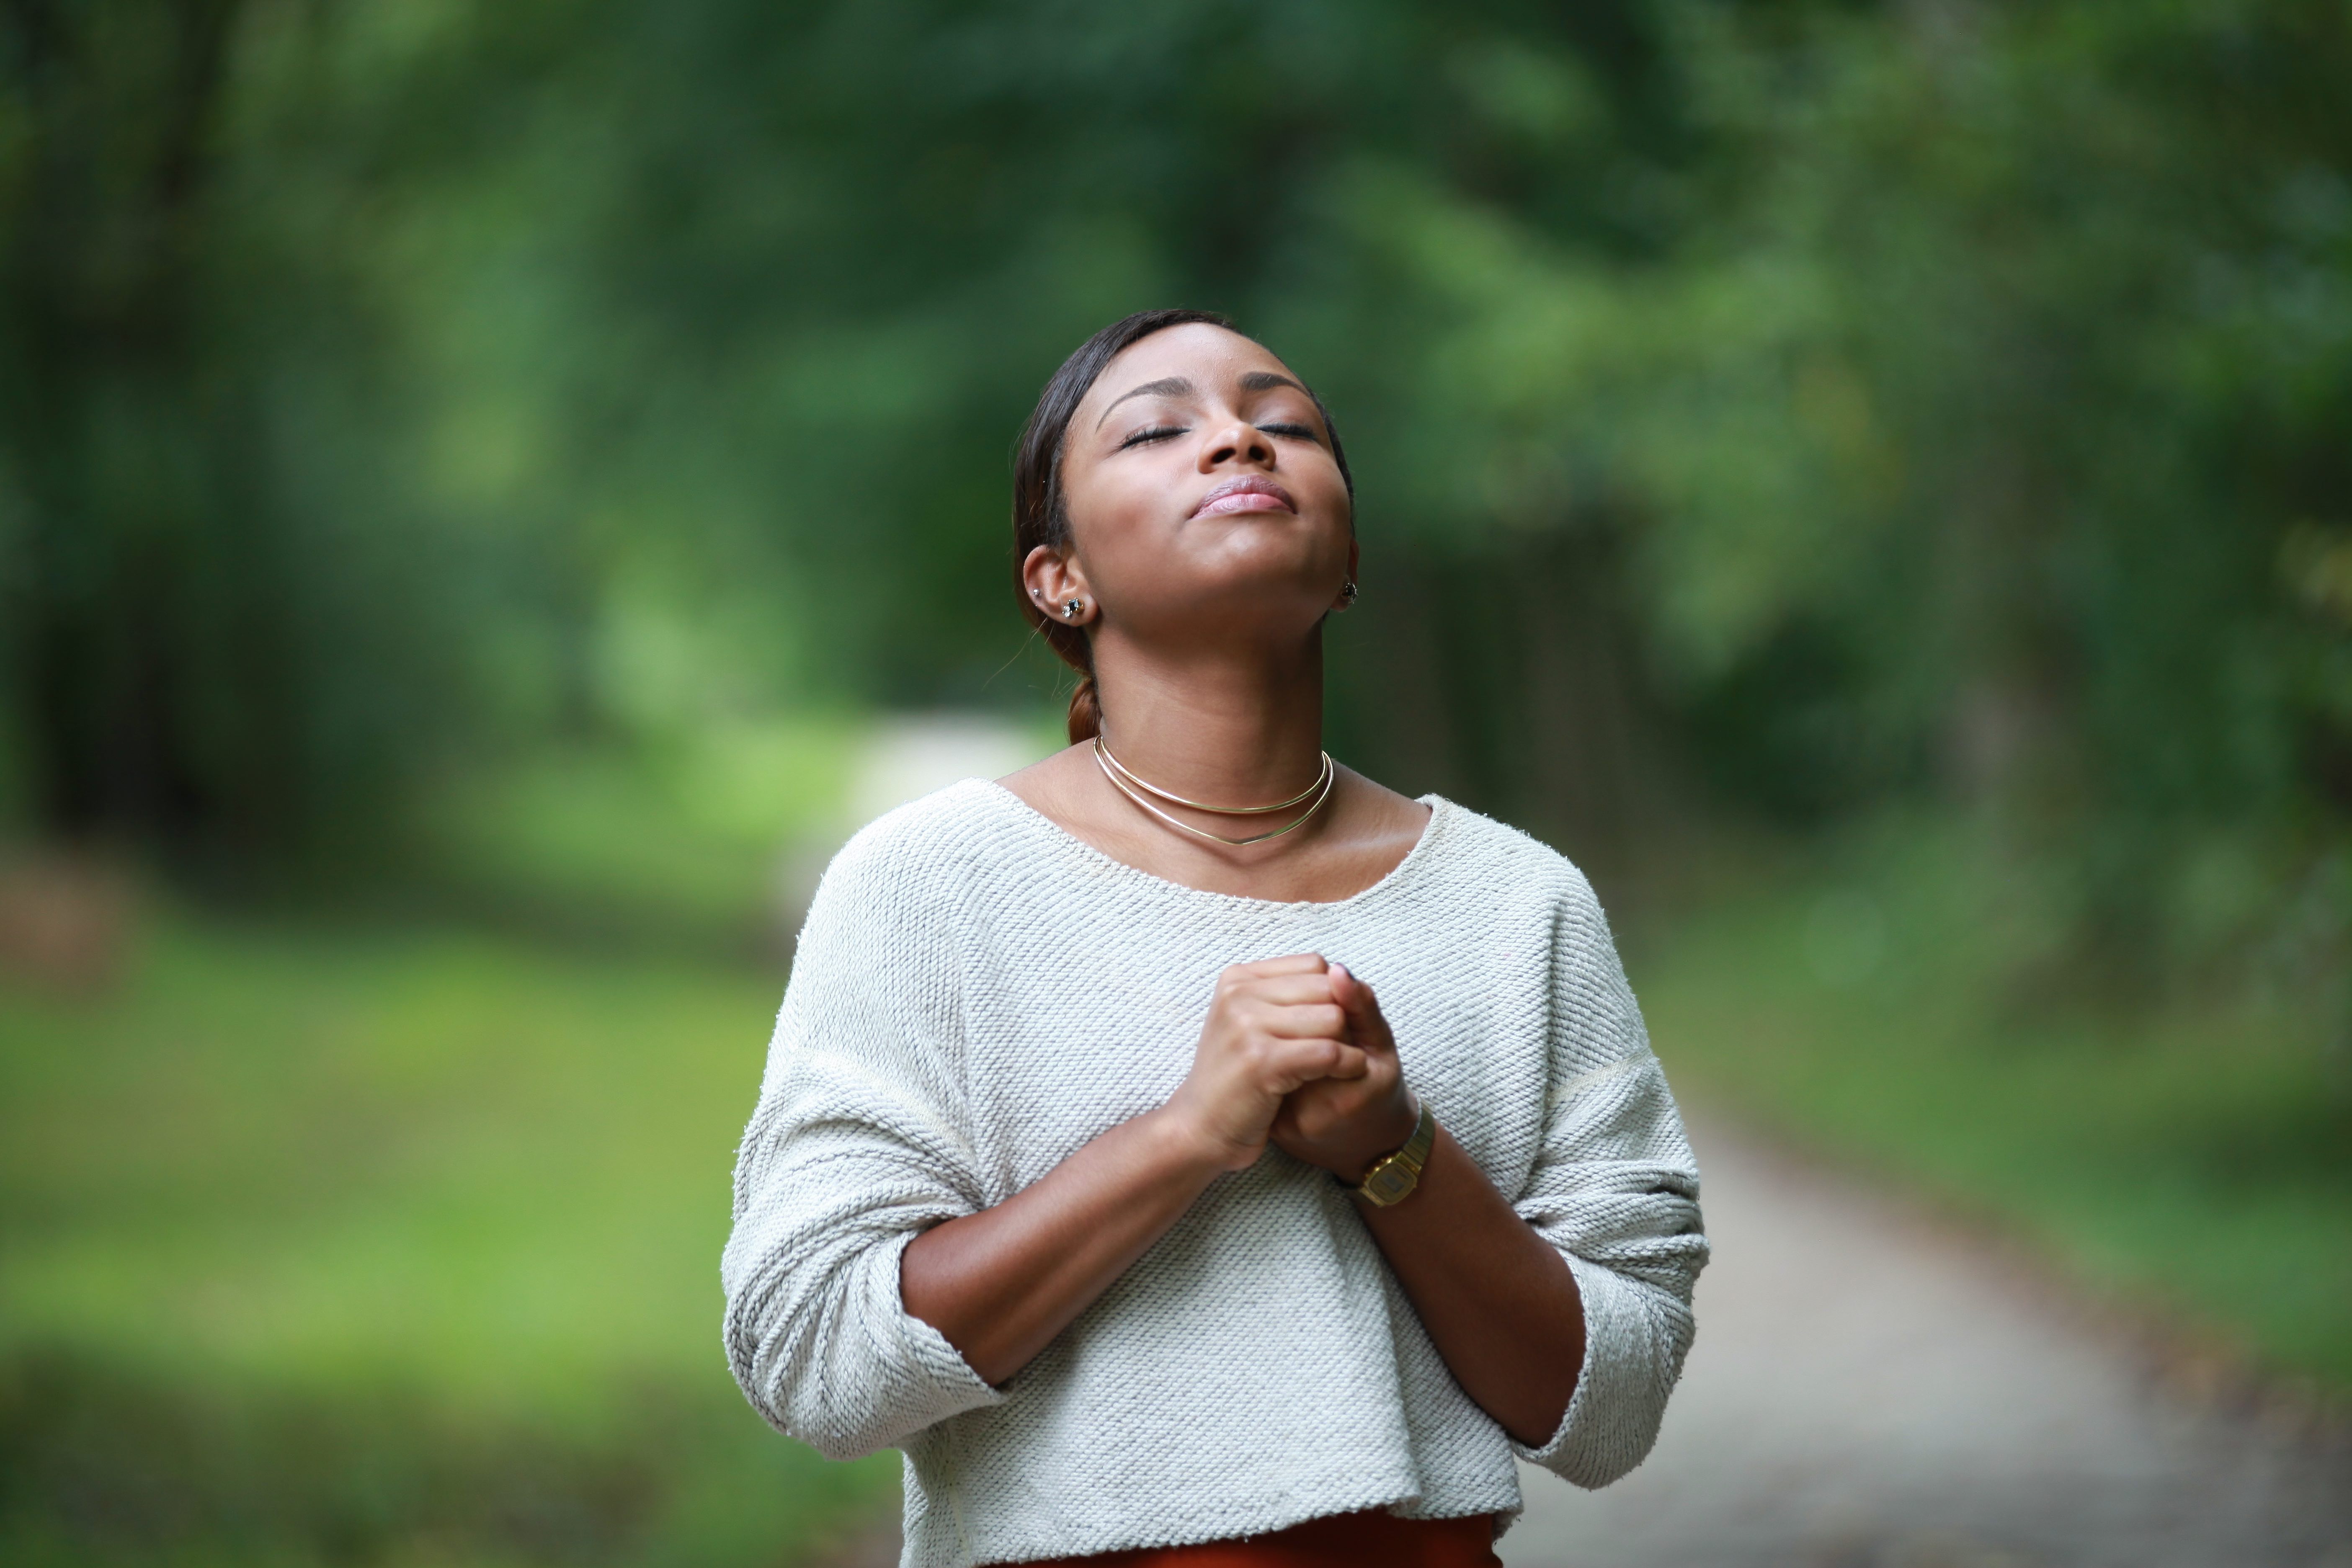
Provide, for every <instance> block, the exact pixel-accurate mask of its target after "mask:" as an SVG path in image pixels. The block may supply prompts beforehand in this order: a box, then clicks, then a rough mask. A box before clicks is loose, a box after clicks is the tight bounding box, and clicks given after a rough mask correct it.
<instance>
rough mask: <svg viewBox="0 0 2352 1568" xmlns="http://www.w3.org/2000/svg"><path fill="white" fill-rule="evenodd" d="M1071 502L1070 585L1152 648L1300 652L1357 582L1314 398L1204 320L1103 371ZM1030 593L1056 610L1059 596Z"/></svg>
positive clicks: (1251, 345)
mask: <svg viewBox="0 0 2352 1568" xmlns="http://www.w3.org/2000/svg"><path fill="white" fill-rule="evenodd" d="M1062 492H1063V497H1064V500H1065V504H1066V506H1067V508H1068V512H1069V518H1070V530H1071V548H1070V552H1069V558H1068V561H1067V563H1066V570H1068V572H1069V573H1070V574H1071V575H1072V582H1071V583H1070V584H1069V587H1070V588H1071V589H1073V590H1075V591H1076V592H1078V593H1081V594H1083V595H1089V596H1091V597H1092V599H1093V600H1094V601H1095V605H1097V606H1098V607H1099V609H1098V613H1099V614H1100V616H1102V618H1103V621H1104V622H1105V624H1107V625H1108V626H1114V627H1116V628H1117V629H1118V631H1119V632H1121V633H1123V634H1125V635H1129V636H1132V637H1136V638H1138V639H1139V640H1142V641H1148V642H1160V641H1163V640H1166V639H1171V638H1173V639H1175V640H1178V641H1191V640H1194V639H1198V638H1201V637H1211V638H1215V639H1220V640H1229V639H1232V638H1234V637H1246V638H1250V639H1252V640H1268V639H1285V638H1288V639H1295V638H1297V637H1303V636H1304V635H1306V633H1307V631H1308V630H1309V629H1310V628H1311V627H1312V626H1314V625H1315V624H1316V623H1317V622H1318V620H1320V619H1321V618H1322V616H1323V615H1324V614H1325V613H1326V612H1327V611H1328V610H1330V609H1332V608H1333V607H1334V606H1335V605H1338V603H1339V590H1340V585H1341V584H1343V583H1345V582H1346V581H1347V580H1348V579H1349V577H1350V576H1351V575H1352V574H1353V571H1354V565H1355V543H1354V537H1353V534H1354V530H1353V516H1352V511H1351V509H1350V506H1349V500H1348V487H1347V482H1346V481H1345V480H1344V479H1341V478H1340V476H1339V464H1338V462H1337V461H1335V460H1334V459H1333V458H1332V456H1331V435H1330V432H1329V431H1328V430H1327V429H1326V428H1325V427H1324V425H1323V418H1322V416H1321V415H1320V414H1318V412H1317V411H1316V408H1315V400H1314V399H1313V398H1311V397H1309V396H1308V395H1307V391H1306V389H1305V388H1304V387H1303V386H1301V385H1300V384H1299V383H1298V379H1297V377H1296V376H1294V375H1292V374H1290V371H1289V368H1288V367H1287V366H1286V365H1285V364H1283V363H1282V362H1281V361H1280V360H1278V359H1276V358H1275V357H1274V356H1273V355H1272V354H1270V353H1267V352H1266V351H1265V348H1263V347H1262V346H1260V345H1259V344H1257V343H1255V342H1251V341H1250V340H1249V339H1247V338H1244V337H1243V336H1241V335H1239V334H1238V333H1235V332H1229V331H1225V330H1224V329H1223V328H1222V327H1213V326H1210V325H1208V324H1206V323H1205V322H1193V323H1190V324H1188V325H1185V326H1181V327H1171V328H1170V329H1168V330H1167V331H1160V332H1155V333H1153V334H1152V335H1151V336H1150V337H1148V338H1146V339H1144V340H1143V341H1142V342H1139V343H1136V344H1135V345H1133V346H1132V347H1130V348H1129V349H1128V350H1127V351H1126V352H1125V353H1121V354H1120V355H1119V356H1118V358H1117V359H1114V360H1112V361H1111V362H1110V363H1109V364H1108V365H1107V366H1105V367H1104V369H1103V373H1102V374H1101V375H1100V376H1098V377H1097V378H1096V380H1095V384H1094V386H1093V387H1092V388H1091V389H1090V390H1089V391H1088V392H1087V395H1086V399H1085V401H1083V402H1082V403H1080V404H1079V405H1078V411H1077V413H1076V416H1073V417H1072V419H1071V420H1070V426H1069V430H1068V433H1067V434H1066V436H1065V437H1063V446H1062ZM1035 564H1037V563H1035V562H1034V557H1033V566H1034V565H1035ZM1030 581H1031V583H1032V584H1033V586H1045V594H1044V595H1041V596H1042V600H1043V602H1044V603H1045V604H1046V605H1048V611H1049V613H1051V606H1052V605H1055V604H1057V603H1059V599H1058V598H1057V597H1055V595H1054V594H1053V592H1052V589H1051V587H1050V585H1045V584H1041V583H1040V578H1039V575H1038V574H1037V572H1036V571H1035V570H1032V571H1031V573H1030ZM1095 613H1096V612H1095V611H1094V610H1093V609H1091V608H1090V611H1089V614H1088V615H1087V619H1089V620H1091V619H1093V618H1094V614H1095Z"/></svg>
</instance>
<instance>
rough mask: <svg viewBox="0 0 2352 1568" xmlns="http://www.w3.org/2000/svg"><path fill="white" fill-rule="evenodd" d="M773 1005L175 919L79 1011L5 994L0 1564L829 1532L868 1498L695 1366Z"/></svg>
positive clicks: (317, 1557) (720, 1555) (676, 970)
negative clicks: (736, 1156)
mask: <svg viewBox="0 0 2352 1568" xmlns="http://www.w3.org/2000/svg"><path fill="white" fill-rule="evenodd" d="M775 993H776V985H775V983H774V981H773V979H772V978H771V977H769V976H767V975H764V974H761V973H756V972H730V971H725V970H714V969H711V968H709V967H708V966H707V965H706V966H695V965H688V964H662V963H646V962H642V961H641V962H638V963H630V964H623V965H614V964H611V963H603V962H595V961H591V960H588V959H584V958H569V957H564V956H562V955H558V954H552V953H549V952H543V951H534V950H532V949H530V948H527V947H521V946H518V945H515V944H513V943H511V942H493V941H488V940H461V939H452V938H438V939H436V938H424V937H417V936H413V935H401V934H393V933H388V932H377V933H373V934H370V933H366V932H362V931H345V932H342V933H340V934H325V933H313V934H305V935H297V934H293V933H290V932H286V931H268V930H260V929H247V930H221V929H215V930H212V931H196V930H193V929H190V928H188V927H186V926H184V925H183V924H182V923H180V922H179V921H164V922H163V923H162V924H161V925H160V926H159V928H158V929H157V930H156V931H154V932H153V933H152V938H151V940H150V942H149V944H148V951H147V952H146V953H145V954H144V956H143V958H142V961H141V962H140V963H138V965H137V966H136V970H135V973H133V974H132V975H131V978H130V979H129V981H128V982H127V983H126V984H125V986H124V987H123V989H122V990H121V992H120V993H119V994H115V995H113V996H110V997H109V998H106V999H103V1000H98V1001H79V1002H75V1001H58V1000H47V1001H44V1000H41V999H40V998H38V997H37V996H34V995H31V994H24V993H21V992H14V991H0V1205H5V1206H0V1325H5V1327H0V1555H5V1556H6V1557H7V1558H8V1560H9V1561H11V1562H24V1561H57V1562H68V1561H70V1562H93V1561H117V1560H120V1561H126V1562H128V1561H137V1562H142V1563H158V1562H167V1563H196V1562H212V1561H228V1560H232V1559H233V1560H236V1561H241V1562H257V1561H260V1562H273V1563H274V1562H285V1563H316V1562H353V1561H365V1562H384V1561H412V1560H415V1561H421V1560H424V1559H425V1558H427V1557H430V1558H431V1559H432V1560H435V1561H448V1562H463V1563H484V1564H488V1563H542V1562H583V1563H611V1562H647V1563H707V1564H713V1565H716V1564H721V1563H772V1562H776V1561H778V1560H779V1559H780V1558H789V1557H790V1556H791V1554H792V1552H793V1551H794V1550H796V1549H797V1548H799V1547H801V1546H804V1545H806V1544H808V1543H810V1542H815V1541H821V1540H822V1538H823V1537H824V1532H825V1531H826V1530H827V1529H829V1528H831V1527H832V1526H833V1525H834V1524H835V1522H836V1521H839V1520H840V1519H842V1518H843V1517H844V1516H845V1515H851V1516H855V1515H860V1514H862V1513H863V1511H864V1510H867V1509H869V1508H870V1507H871V1506H873V1504H874V1502H875V1501H876V1500H877V1498H878V1497H879V1496H880V1495H881V1494H882V1493H884V1492H885V1491H886V1490H887V1486H888V1484H889V1477H890V1474H891V1468H890V1467H889V1466H888V1465H887V1464H884V1465H881V1466H880V1467H878V1468H877V1467H876V1466H873V1465H867V1466H859V1467H848V1468H843V1467H836V1466H829V1465H825V1464H824V1463H823V1462H822V1461H820V1460H819V1459H818V1458H816V1457H815V1456H814V1454H813V1453H810V1452H808V1451H807V1450H805V1449H802V1448H800V1447H797V1446H795V1445H792V1444H788V1443H785V1442H783V1441H782V1439H779V1438H777V1437H775V1436H774V1435H773V1434H772V1433H771V1432H769V1431H768V1429H767V1428H766V1427H765V1426H762V1425H761V1423H760V1421H759V1420H758V1418H757V1417H756V1416H755V1415H752V1414H751V1412H750V1411H749V1409H748V1408H746V1407H745V1406H744V1405H743V1404H742V1402H741V1400H740V1397H739V1396H738V1395H737V1394H736V1393H735V1391H734V1390H733V1388H732V1387H731V1385H730V1384H729V1382H728V1380H727V1374H726V1368H725V1363H724V1360H723V1358H722V1357H721V1356H720V1354H719V1345H718V1322H719V1306H720V1303H719V1289H718V1281H717V1278H716V1274H715V1259H716V1258H717V1257H718V1249H719V1244H720V1241H721V1240H722V1238H723V1237H724V1235H725V1232H726V1227H727V1223H728V1198H727V1181H728V1171H729V1166H730V1160H731V1156H732V1152H733V1144H734V1140H735V1136H736V1134H737V1132H738V1131H739V1130H740V1123H741V1119H742V1116H743V1115H744V1113H745V1109H746V1106H747V1104H748V1101H747V1100H746V1098H745V1097H746V1095H747V1094H748V1093H749V1092H750V1089H749V1086H750V1085H751V1084H753V1083H754V1082H755V1081H756V1079H757V1077H758V1073H759V1063H760V1059H761V1044H762V1041H763V1039H764V1037H765V1034H766V1025H767V1021H768V1019H769V1017H770V1016H771V1015H772V1011H773V1008H774V1005H775ZM93 1129H103V1130H105V1131H104V1136H102V1137H101V1136H93V1134H92V1130H93Z"/></svg>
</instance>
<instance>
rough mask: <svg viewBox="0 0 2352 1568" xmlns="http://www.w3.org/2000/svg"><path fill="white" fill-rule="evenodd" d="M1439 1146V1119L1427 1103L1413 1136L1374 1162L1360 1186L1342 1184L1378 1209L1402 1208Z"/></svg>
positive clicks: (1415, 1126) (1358, 1183)
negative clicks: (1393, 1151)
mask: <svg viewBox="0 0 2352 1568" xmlns="http://www.w3.org/2000/svg"><path fill="white" fill-rule="evenodd" d="M1436 1146H1437V1118H1436V1117H1435V1116H1433V1114H1431V1112H1430V1109H1429V1105H1428V1102H1427V1101H1423V1104H1422V1107H1421V1120H1420V1121H1417V1122H1415V1123H1414V1124H1413V1129H1412V1137H1410V1138H1408V1139H1406V1140H1405V1141H1404V1147H1403V1148H1402V1149H1400V1150H1398V1151H1397V1152H1395V1153H1393V1154H1391V1155H1388V1156H1387V1157H1385V1158H1383V1159H1380V1160H1375V1161H1373V1162H1372V1168H1371V1169H1370V1170H1369V1171H1366V1172H1365V1173H1364V1179H1363V1180H1362V1181H1360V1182H1356V1183H1352V1184H1351V1183H1348V1182H1341V1183H1340V1185H1341V1186H1343V1187H1346V1188H1347V1189H1348V1190H1349V1192H1351V1193H1353V1194H1356V1195H1357V1196H1358V1197H1360V1198H1361V1199H1363V1200H1364V1201H1365V1202H1366V1203H1368V1204H1370V1205H1372V1206H1373V1207H1374V1208H1376V1209H1384V1208H1387V1207H1388V1206H1389V1205H1391V1204H1401V1203H1402V1202H1404V1200H1405V1199H1407V1198H1409V1197H1411V1196H1412V1193H1413V1189H1414V1188H1415V1187H1418V1186H1420V1185H1421V1168H1422V1167H1423V1165H1426V1164H1428V1163H1429V1152H1430V1150H1432V1149H1433V1148H1435V1147H1436Z"/></svg>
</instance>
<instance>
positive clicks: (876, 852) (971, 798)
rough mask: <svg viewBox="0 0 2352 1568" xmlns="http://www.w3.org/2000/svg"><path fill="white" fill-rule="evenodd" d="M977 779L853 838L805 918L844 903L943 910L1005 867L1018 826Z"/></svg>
mask: <svg viewBox="0 0 2352 1568" xmlns="http://www.w3.org/2000/svg"><path fill="white" fill-rule="evenodd" d="M1002 793H1003V792H1002V791H1000V790H999V789H998V788H997V786H996V785H994V784H989V783H987V782H985V781H983V780H981V779H966V780H964V781H963V782H962V783H961V784H950V785H948V787H947V788H945V789H942V790H938V791H935V792H933V793H932V794H930V795H925V796H923V797H922V798H921V799H919V800H914V801H909V802H908V803H907V804H906V805H902V806H899V807H898V808H897V809H895V810H893V811H888V812H885V813H884V814H883V815H882V816H878V817H876V818H875V819H874V820H873V821H872V822H870V823H867V824H866V826H864V827H862V828H859V829H858V830H857V832H856V834H855V835H853V836H852V837H851V838H850V840H849V842H848V843H846V844H845V845H843V846H842V847H841V850H840V852H839V853H838V854H836V855H835V856H834V858H833V861H832V864H830V865H829V866H827V867H826V868H825V871H824V879H823V880H821V881H820V882H819V883H818V884H817V893H816V900H815V901H814V904H813V905H812V907H811V910H810V913H811V915H812V917H814V915H815V914H816V913H817V912H818V910H831V911H834V912H843V910H844V906H855V907H858V908H864V909H868V910H871V909H877V908H886V909H896V910H901V911H912V910H923V909H949V908H952V907H953V906H955V905H956V904H958V903H960V902H961V900H962V899H963V898H964V897H965V896H967V895H968V894H969V892H970V891H971V889H972V888H973V887H974V886H975V885H977V884H978V883H980V882H982V881H984V880H985V879H987V878H988V877H989V876H990V875H991V874H992V872H993V871H995V870H996V869H997V868H1002V867H1003V866H1005V865H1008V864H1010V863H1012V861H1013V856H1014V851H1013V846H1012V845H1011V844H1010V843H1009V841H1008V840H1009V839H1010V837H1011V836H1012V834H1013V832H1014V831H1016V827H1017V825H1016V823H1015V822H1014V821H1013V818H1012V816H1011V815H1010V814H1009V813H1007V812H1005V811H1004V810H1003V808H1002V804H1001V803H1000V802H999V801H998V800H997V799H996V798H995V796H997V795H1001V794H1002Z"/></svg>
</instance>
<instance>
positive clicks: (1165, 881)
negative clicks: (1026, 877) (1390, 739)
mask: <svg viewBox="0 0 2352 1568" xmlns="http://www.w3.org/2000/svg"><path fill="white" fill-rule="evenodd" d="M971 782H972V783H974V784H978V785H980V786H981V788H982V790H983V791H984V792H986V793H987V794H988V795H992V796H993V797H994V798H995V799H997V800H998V801H1000V802H1001V803H1002V804H1003V805H1004V806H1005V807H1006V808H1007V809H1009V810H1010V811H1011V812H1013V814H1014V815H1015V816H1018V817H1021V818H1025V819H1026V820H1027V822H1028V823H1029V824H1031V825H1033V826H1032V830H1033V831H1034V832H1036V833H1038V834H1040V835H1042V836H1043V837H1046V838H1048V839H1050V840H1052V841H1053V842H1055V843H1056V844H1058V845H1060V846H1061V847H1063V849H1064V851H1065V853H1068V854H1074V855H1076V857H1078V858H1080V859H1084V860H1087V861H1091V862H1093V863H1094V864H1096V865H1098V866H1102V867H1107V868H1109V869H1110V870H1111V871H1113V872H1114V873H1116V874H1118V875H1119V876H1121V877H1127V878H1131V879H1134V880H1135V881H1137V882H1138V883H1139V884H1142V885H1144V886H1147V887H1150V888H1152V889H1160V890H1163V891H1168V892H1174V893H1179V894H1182V895H1184V896H1186V897H1189V898H1195V899H1210V900H1215V901H1217V902H1220V903H1226V904H1238V905H1242V906H1244V907H1245V908H1252V909H1262V910H1344V909H1348V908H1349V907H1351V906H1353V905H1356V904H1360V903H1362V902H1364V901H1365V900H1369V899H1370V898H1372V897H1374V896H1375V895H1378V894H1381V893H1383V892H1385V891H1387V890H1388V889H1390V888H1391V887H1393V886H1395V885H1397V884H1399V883H1401V882H1402V881H1404V880H1405V879H1406V877H1407V875H1408V874H1409V873H1413V872H1415V871H1417V870H1418V868H1419V866H1420V864H1421V862H1422V861H1423V860H1425V859H1427V858H1429V856H1430V853H1431V846H1432V845H1433V843H1434V842H1435V840H1436V839H1437V837H1438V835H1439V833H1440V831H1441V829H1442V827H1443V826H1444V824H1445V822H1446V821H1447V820H1448V819H1449V818H1450V817H1451V816H1452V815H1453V813H1454V803H1453V802H1452V801H1450V800H1447V799H1446V798H1445V797H1444V795H1423V796H1421V797H1420V804H1421V805H1425V806H1427V807H1429V820H1428V821H1427V822H1424V823H1423V824H1422V825H1421V837H1418V838H1416V839H1414V840H1413V841H1412V848H1410V849H1408V850H1406V851H1405V852H1404V858H1403V859H1402V860H1399V861H1398V862H1397V863H1396V864H1395V865H1393V866H1391V867H1390V868H1388V871H1387V874H1386V875H1384V876H1382V877H1381V879H1379V880H1378V881H1376V882H1373V883H1371V884H1370V886H1368V887H1363V888H1359V889H1356V890H1355V891H1354V892H1352V893H1350V894H1349V895H1348V896H1347V897H1346V898H1344V899H1260V898H1255V897H1253V896H1252V895H1250V894H1248V893H1221V892H1218V891H1217V890H1216V889H1213V888H1196V887H1194V886H1192V884H1191V883H1190V882H1180V881H1177V880H1176V879H1174V878H1172V877H1162V876H1160V875H1159V874H1158V873H1156V872H1152V871H1147V870H1145V869H1144V868H1142V867H1140V866H1130V865H1129V864H1128V863H1127V862H1126V861H1124V860H1122V859H1120V858H1118V856H1116V855H1108V854H1105V853H1104V852H1103V851H1102V850H1100V849H1097V848H1096V847H1094V846H1093V845H1091V844H1089V843H1087V841H1086V840H1085V839H1083V838H1081V837H1078V836H1077V835H1076V834H1075V833H1073V832H1071V831H1070V830H1069V829H1068V828H1066V827H1065V826H1062V825H1061V824H1060V823H1058V822H1056V821H1055V820H1054V819H1053V818H1052V817H1050V816H1046V815H1045V813H1044V812H1042V811H1039V810H1038V809H1037V808H1036V807H1035V806H1034V805H1030V804H1029V803H1028V802H1027V801H1025V800H1023V799H1022V798H1021V797H1020V796H1019V795H1015V794H1013V792H1012V791H1011V790H1009V789H1007V788H1005V787H1004V786H1003V784H999V783H997V782H996V781H995V780H994V779H974V780H972V781H971Z"/></svg>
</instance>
